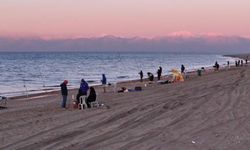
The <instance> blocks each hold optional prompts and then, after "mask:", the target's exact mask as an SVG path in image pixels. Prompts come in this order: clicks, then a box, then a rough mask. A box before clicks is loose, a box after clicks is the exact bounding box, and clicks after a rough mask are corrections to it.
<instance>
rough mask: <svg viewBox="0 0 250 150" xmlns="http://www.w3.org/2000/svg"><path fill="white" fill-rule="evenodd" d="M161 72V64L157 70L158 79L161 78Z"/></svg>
mask: <svg viewBox="0 0 250 150" xmlns="http://www.w3.org/2000/svg"><path fill="white" fill-rule="evenodd" d="M161 74H162V68H161V66H160V67H159V69H158V70H157V77H158V80H160V79H161Z"/></svg>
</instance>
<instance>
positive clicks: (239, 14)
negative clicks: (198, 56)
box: [0, 0, 250, 38]
mask: <svg viewBox="0 0 250 150" xmlns="http://www.w3.org/2000/svg"><path fill="white" fill-rule="evenodd" d="M249 14H250V0H1V1H0V36H11V37H27V36H38V37H46V38H64V37H67V38H68V37H90V36H103V35H115V36H123V37H131V36H141V37H155V36H166V35H169V34H170V35H173V33H175V32H178V31H185V32H183V33H189V32H191V33H194V34H204V33H219V34H223V35H237V36H249V35H250V30H249V27H250V19H249ZM186 31H187V32H186Z"/></svg>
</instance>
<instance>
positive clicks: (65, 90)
mask: <svg viewBox="0 0 250 150" xmlns="http://www.w3.org/2000/svg"><path fill="white" fill-rule="evenodd" d="M60 86H61V92H62V95H66V96H67V95H68V89H67V85H66V84H65V83H62V84H61V85H60Z"/></svg>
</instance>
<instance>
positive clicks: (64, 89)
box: [60, 80, 68, 108]
mask: <svg viewBox="0 0 250 150" xmlns="http://www.w3.org/2000/svg"><path fill="white" fill-rule="evenodd" d="M67 84H68V80H64V81H63V83H62V84H61V85H60V87H61V93H62V97H63V100H62V108H66V102H67V96H68V89H67Z"/></svg>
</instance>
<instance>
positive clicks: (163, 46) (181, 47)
mask: <svg viewBox="0 0 250 150" xmlns="http://www.w3.org/2000/svg"><path fill="white" fill-rule="evenodd" d="M0 51H98V52H103V51H113V52H124V51H130V52H135V51H144V52H152V51H158V52H178V53H223V54H230V53H246V52H249V51H250V38H246V37H238V36H223V35H222V34H217V33H208V34H204V33H203V34H192V33H190V32H186V31H181V32H175V33H173V34H171V35H167V36H165V37H160V38H159V37H158V38H152V39H149V38H140V37H133V38H125V37H116V36H112V35H105V36H103V37H93V38H82V37H79V38H73V39H72V38H71V39H41V38H20V39H16V38H15V39H13V38H6V37H2V38H1V37H0Z"/></svg>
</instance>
